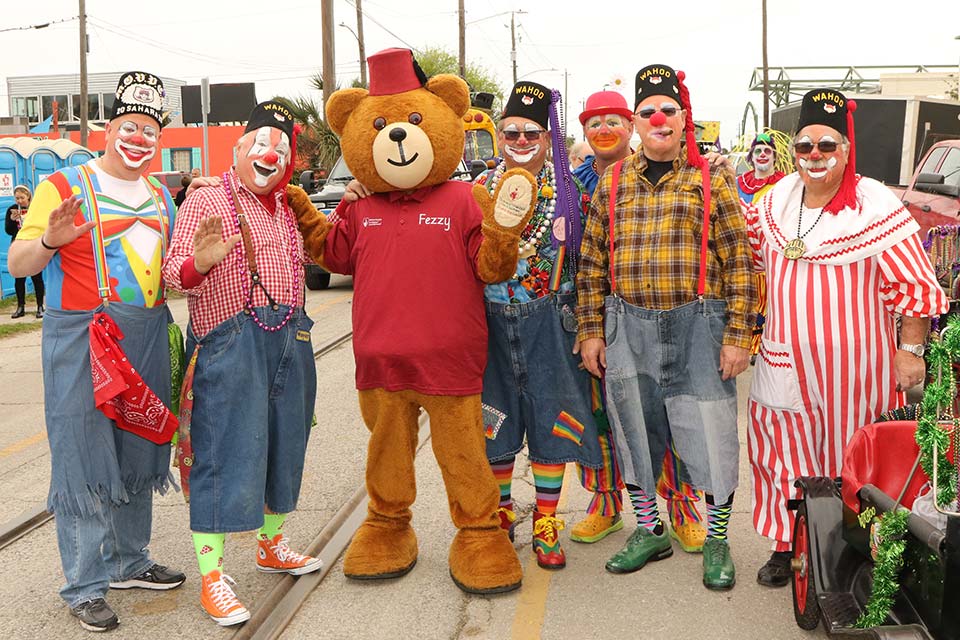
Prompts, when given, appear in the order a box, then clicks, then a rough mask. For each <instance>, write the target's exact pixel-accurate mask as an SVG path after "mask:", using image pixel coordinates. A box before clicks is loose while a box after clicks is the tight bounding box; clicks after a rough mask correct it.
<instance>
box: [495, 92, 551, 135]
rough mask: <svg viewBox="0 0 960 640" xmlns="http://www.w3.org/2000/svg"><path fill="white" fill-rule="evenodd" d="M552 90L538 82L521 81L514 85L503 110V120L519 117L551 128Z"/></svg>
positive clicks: (545, 127)
mask: <svg viewBox="0 0 960 640" xmlns="http://www.w3.org/2000/svg"><path fill="white" fill-rule="evenodd" d="M550 96H551V93H550V89H547V88H546V87H545V86H543V85H542V84H537V83H536V82H528V81H526V80H521V81H520V82H518V83H517V84H515V85H513V89H512V90H511V91H510V98H509V99H507V105H506V106H505V107H504V108H503V115H502V116H501V117H503V118H509V117H518V118H527V119H528V120H533V121H534V122H536V123H537V124H539V125H540V126H541V127H543V128H544V129H549V128H550Z"/></svg>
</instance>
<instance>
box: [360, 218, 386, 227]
mask: <svg viewBox="0 0 960 640" xmlns="http://www.w3.org/2000/svg"><path fill="white" fill-rule="evenodd" d="M382 224H383V218H364V219H363V226H365V227H379V226H380V225H382Z"/></svg>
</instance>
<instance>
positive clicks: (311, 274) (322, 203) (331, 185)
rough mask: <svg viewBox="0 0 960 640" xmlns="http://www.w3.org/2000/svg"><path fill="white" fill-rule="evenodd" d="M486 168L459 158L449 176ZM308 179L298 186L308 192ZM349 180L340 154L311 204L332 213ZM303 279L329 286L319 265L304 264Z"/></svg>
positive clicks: (314, 286) (469, 175) (462, 176)
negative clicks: (455, 168) (456, 166)
mask: <svg viewBox="0 0 960 640" xmlns="http://www.w3.org/2000/svg"><path fill="white" fill-rule="evenodd" d="M486 169H487V165H486V163H485V162H484V161H483V160H475V161H474V162H472V163H471V164H470V168H467V165H466V163H465V162H464V161H463V160H461V161H460V166H459V167H458V168H457V171H455V172H454V174H453V175H452V176H451V178H452V179H454V180H466V181H470V180H473V178H474V177H476V176H477V175H479V174H480V173H481V172H483V171H485V170H486ZM304 173H307V172H304ZM310 180H312V174H309V175H308V176H305V177H301V180H300V186H302V187H303V188H304V189H306V190H307V191H308V192H309V189H308V186H309V181H310ZM351 180H353V174H351V173H350V169H349V168H348V167H347V163H346V162H344V161H343V156H340V157H339V158H337V161H336V162H335V163H334V164H333V168H332V169H330V173H329V174H328V175H327V179H326V182H325V183H324V184H323V186H322V187H321V188H320V189H319V190H318V191H316V192H315V193H311V194H310V202H312V203H313V206H315V207H316V208H317V210H318V211H320V212H321V213H322V214H323V215H325V216H329V215H330V214H331V213H333V211H334V209H336V208H337V205H338V204H340V200H341V199H342V198H343V193H344V191H345V190H346V188H347V184H348V183H349V182H350V181H351ZM304 280H305V281H306V284H307V288H308V289H310V290H311V291H317V290H319V289H326V288H327V287H329V286H330V273H329V272H327V271H326V270H325V269H323V267H321V266H319V265H316V264H308V265H306V266H305V273H304Z"/></svg>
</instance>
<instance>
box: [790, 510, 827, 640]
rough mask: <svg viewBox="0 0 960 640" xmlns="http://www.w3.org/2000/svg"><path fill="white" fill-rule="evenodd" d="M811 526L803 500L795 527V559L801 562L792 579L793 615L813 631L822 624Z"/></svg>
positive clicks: (799, 623) (802, 627)
mask: <svg viewBox="0 0 960 640" xmlns="http://www.w3.org/2000/svg"><path fill="white" fill-rule="evenodd" d="M810 548H811V547H810V527H809V525H808V520H807V505H806V503H803V502H801V503H800V506H799V507H798V508H797V516H796V519H795V520H794V527H793V559H794V562H797V560H798V559H799V561H800V562H799V564H800V566H801V568H800V569H799V570H797V569H794V572H793V579H792V580H791V581H790V584H791V585H792V589H793V617H794V619H795V620H796V621H797V626H798V627H800V628H801V629H806V630H807V631H812V630H813V629H816V628H817V625H819V624H820V604H819V603H818V602H817V585H816V581H815V580H814V579H813V574H812V573H811V568H810V567H811V564H812V563H811V561H810Z"/></svg>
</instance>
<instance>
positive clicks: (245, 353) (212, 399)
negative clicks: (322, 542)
mask: <svg viewBox="0 0 960 640" xmlns="http://www.w3.org/2000/svg"><path fill="white" fill-rule="evenodd" d="M288 309H289V307H286V306H282V305H281V306H280V307H279V308H278V309H277V310H273V309H270V308H269V307H258V308H257V309H256V312H257V315H258V316H259V317H260V319H261V320H262V321H263V322H265V323H266V324H267V325H268V326H276V325H278V324H279V323H280V321H282V320H283V318H284V317H286V314H287V310H288ZM312 327H313V320H311V319H310V318H309V317H307V315H306V314H305V313H304V311H303V309H302V308H298V309H295V310H294V312H293V315H292V316H291V317H290V322H289V323H287V325H286V326H285V327H284V328H283V329H281V330H279V331H275V332H268V331H264V330H263V329H261V328H260V327H259V326H257V324H256V323H255V322H254V320H253V318H252V317H251V316H249V315H247V314H245V313H239V314H237V315H235V316H234V317H232V318H230V319H228V320H225V321H224V322H222V323H220V324H219V325H217V326H216V327H215V328H214V329H213V330H212V331H210V333H208V334H207V335H205V336H203V338H201V339H200V340H199V342H200V344H201V348H200V353H199V355H198V356H197V366H196V371H195V373H194V378H193V395H194V401H193V418H192V421H191V425H190V438H191V440H192V443H193V455H194V462H193V467H192V469H191V471H190V529H191V530H193V531H196V532H201V533H225V532H231V531H251V530H253V529H257V528H259V527H261V526H262V525H263V509H264V506H266V507H268V508H269V509H270V511H272V512H274V513H289V512H291V511H293V510H294V509H296V507H297V499H298V497H299V495H300V482H301V479H302V476H303V464H304V457H305V455H306V451H307V438H308V437H309V436H310V424H311V422H312V420H313V409H314V402H315V399H316V395H317V371H316V364H315V362H314V359H313V345H312V342H311V339H310V329H311V328H312ZM196 343H197V338H196V336H195V335H194V334H193V331H192V329H191V328H188V330H187V349H188V352H192V350H193V347H194V345H195V344H196Z"/></svg>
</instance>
